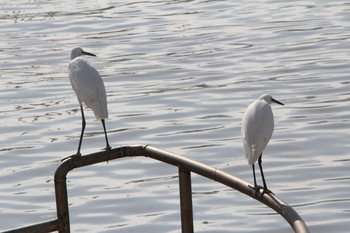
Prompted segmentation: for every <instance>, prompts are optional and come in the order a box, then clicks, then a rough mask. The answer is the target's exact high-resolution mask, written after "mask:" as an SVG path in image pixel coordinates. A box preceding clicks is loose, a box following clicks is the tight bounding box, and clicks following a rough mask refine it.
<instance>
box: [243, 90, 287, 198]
mask: <svg viewBox="0 0 350 233" xmlns="http://www.w3.org/2000/svg"><path fill="white" fill-rule="evenodd" d="M271 103H277V104H280V105H284V104H283V103H281V102H279V101H277V100H275V99H274V98H272V97H271V96H270V95H262V96H260V98H259V99H258V100H256V101H254V102H253V103H251V104H250V105H249V106H248V108H247V110H246V111H245V113H244V116H243V119H242V126H241V133H242V139H243V144H244V149H245V157H246V159H247V161H248V164H250V165H252V169H253V176H254V189H256V190H259V189H260V188H262V187H260V186H258V185H257V183H256V177H255V168H254V163H255V162H256V161H257V160H258V164H259V167H260V172H261V177H262V181H263V184H264V187H263V192H270V191H269V190H268V189H267V186H266V181H265V177H264V172H263V169H262V159H261V157H262V153H263V151H264V149H265V148H266V146H267V144H268V143H269V140H270V139H271V136H272V133H273V129H274V120H273V113H272V110H271V106H270V104H271Z"/></svg>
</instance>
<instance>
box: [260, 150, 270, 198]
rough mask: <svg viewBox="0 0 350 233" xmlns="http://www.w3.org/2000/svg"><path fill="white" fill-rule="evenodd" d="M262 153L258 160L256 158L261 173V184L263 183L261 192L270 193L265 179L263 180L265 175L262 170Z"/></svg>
mask: <svg viewBox="0 0 350 233" xmlns="http://www.w3.org/2000/svg"><path fill="white" fill-rule="evenodd" d="M261 157H262V154H261V155H260V157H259V160H258V164H259V167H260V173H261V178H262V180H263V184H264V191H263V193H272V192H271V191H270V190H269V189H268V188H267V185H266V181H265V176H264V172H263V168H262V159H261Z"/></svg>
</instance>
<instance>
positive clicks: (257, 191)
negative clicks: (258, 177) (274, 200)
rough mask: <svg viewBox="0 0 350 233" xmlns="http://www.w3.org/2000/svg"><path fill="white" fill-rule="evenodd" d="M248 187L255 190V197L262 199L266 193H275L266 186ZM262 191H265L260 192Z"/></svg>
mask: <svg viewBox="0 0 350 233" xmlns="http://www.w3.org/2000/svg"><path fill="white" fill-rule="evenodd" d="M248 187H249V188H251V189H254V190H255V194H254V196H255V197H262V196H263V195H264V194H265V193H266V194H269V193H272V194H273V192H272V191H271V190H270V189H268V188H267V187H264V186H260V185H254V186H252V185H248ZM261 189H262V190H263V191H262V192H260V190H261ZM258 193H259V194H260V195H258Z"/></svg>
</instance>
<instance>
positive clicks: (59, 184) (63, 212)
mask: <svg viewBox="0 0 350 233" xmlns="http://www.w3.org/2000/svg"><path fill="white" fill-rule="evenodd" d="M57 171H59V169H57V170H56V174H55V193H56V208H57V218H58V224H59V230H58V232H59V233H70V225H69V209H68V194H67V183H66V176H65V175H66V174H64V173H63V174H61V173H60V172H57Z"/></svg>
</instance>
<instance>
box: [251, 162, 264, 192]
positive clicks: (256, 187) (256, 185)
mask: <svg viewBox="0 0 350 233" xmlns="http://www.w3.org/2000/svg"><path fill="white" fill-rule="evenodd" d="M252 170H253V177H254V187H253V186H251V185H249V187H250V188H252V189H254V190H255V196H258V192H259V190H260V189H262V188H263V187H261V186H260V185H258V184H257V183H256V176H255V166H254V164H252Z"/></svg>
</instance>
